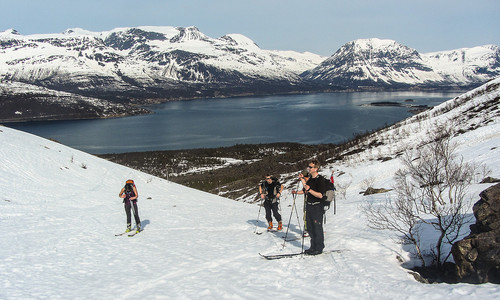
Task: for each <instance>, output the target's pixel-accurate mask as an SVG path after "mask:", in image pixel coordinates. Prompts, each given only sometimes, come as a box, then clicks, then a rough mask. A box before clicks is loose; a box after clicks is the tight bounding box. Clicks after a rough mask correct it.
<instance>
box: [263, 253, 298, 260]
mask: <svg viewBox="0 0 500 300" xmlns="http://www.w3.org/2000/svg"><path fill="white" fill-rule="evenodd" d="M302 254H304V253H303V252H300V253H287V254H271V255H264V254H262V253H259V255H260V256H262V257H263V258H265V259H267V260H273V259H280V258H285V257H294V256H298V255H302Z"/></svg>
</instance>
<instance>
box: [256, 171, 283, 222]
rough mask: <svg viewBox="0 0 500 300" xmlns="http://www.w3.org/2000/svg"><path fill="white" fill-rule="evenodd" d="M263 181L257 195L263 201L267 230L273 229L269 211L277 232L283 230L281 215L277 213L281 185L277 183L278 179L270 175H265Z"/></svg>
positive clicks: (281, 189)
mask: <svg viewBox="0 0 500 300" xmlns="http://www.w3.org/2000/svg"><path fill="white" fill-rule="evenodd" d="M265 178H266V179H265V181H263V182H262V183H261V184H260V185H259V193H260V197H261V199H264V208H265V209H266V220H267V222H268V224H269V226H268V227H267V230H271V229H273V219H272V217H271V211H272V212H273V215H274V218H275V219H276V221H278V228H277V229H278V230H281V229H283V223H282V222H281V215H280V213H279V212H278V205H279V202H278V200H279V198H280V197H281V192H282V191H283V185H282V184H281V183H280V182H279V181H278V179H276V178H273V177H271V175H266V177H265Z"/></svg>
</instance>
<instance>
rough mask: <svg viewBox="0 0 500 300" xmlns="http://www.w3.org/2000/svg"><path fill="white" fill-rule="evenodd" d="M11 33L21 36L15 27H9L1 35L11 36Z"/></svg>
mask: <svg viewBox="0 0 500 300" xmlns="http://www.w3.org/2000/svg"><path fill="white" fill-rule="evenodd" d="M11 35H16V36H19V35H20V34H19V32H18V31H17V30H15V29H13V28H10V29H7V30H5V31H3V32H0V37H8V36H11Z"/></svg>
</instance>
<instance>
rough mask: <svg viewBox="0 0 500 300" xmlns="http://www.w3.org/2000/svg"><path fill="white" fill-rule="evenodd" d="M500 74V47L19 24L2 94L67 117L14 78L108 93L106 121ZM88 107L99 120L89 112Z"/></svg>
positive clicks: (0, 55) (477, 80) (0, 43)
mask: <svg viewBox="0 0 500 300" xmlns="http://www.w3.org/2000/svg"><path fill="white" fill-rule="evenodd" d="M458 58H462V59H461V60H460V59H458ZM496 76H500V50H499V48H498V46H495V45H489V46H480V47H475V48H462V49H457V50H451V51H441V52H433V53H431V54H428V55H427V54H420V53H419V52H418V51H417V50H415V49H412V48H409V47H407V46H404V45H401V44H399V43H397V42H396V41H393V40H381V39H375V38H373V39H360V40H355V41H351V42H349V43H346V44H345V45H343V46H342V47H341V48H340V49H339V50H337V52H335V53H334V54H333V55H332V56H331V57H328V58H327V57H322V56H320V55H317V54H314V53H310V52H302V53H299V52H295V51H282V50H264V49H261V48H260V47H259V46H258V45H257V44H256V43H255V42H254V41H252V40H251V39H250V38H248V37H246V36H244V35H242V34H237V33H235V34H226V35H224V36H222V37H219V38H211V37H209V36H207V35H205V34H204V33H202V32H201V31H199V29H198V28H196V27H194V26H191V27H172V26H139V27H123V28H115V29H112V30H109V31H102V32H91V31H87V30H85V29H81V28H72V29H67V30H65V31H64V32H62V33H56V34H34V35H26V36H23V35H21V34H19V32H17V31H16V30H15V29H9V30H6V31H4V32H0V84H2V94H1V95H0V99H5V98H11V99H12V98H16V99H24V101H25V102H26V101H28V100H29V101H33V103H34V105H35V106H39V107H41V109H42V111H40V113H39V115H37V116H35V117H36V119H37V120H44V119H54V118H55V119H65V118H67V117H66V116H65V114H64V113H63V112H62V111H61V112H60V113H57V112H54V111H52V112H51V113H49V112H45V111H43V105H41V104H40V102H41V101H42V100H43V99H45V100H48V99H50V98H52V97H54V96H53V94H57V93H55V92H53V93H52V92H51V93H47V94H46V95H45V98H44V97H43V96H42V95H40V97H39V98H38V99H33V98H31V97H30V96H29V93H28V92H27V93H26V95H21V94H19V93H17V92H16V95H15V97H13V96H12V93H13V92H12V91H10V90H9V85H10V84H11V83H17V84H28V85H32V86H39V87H43V88H46V89H48V90H53V91H60V92H65V93H70V94H73V95H74V97H75V98H81V97H88V98H95V99H99V100H100V101H101V102H103V103H106V106H108V107H113V109H111V110H109V112H108V113H105V114H94V116H93V117H96V118H102V117H114V116H119V115H122V110H123V109H122V108H123V107H126V108H129V109H130V110H131V111H137V110H136V109H134V107H135V106H137V105H143V104H151V103H160V102H164V101H169V100H182V99H195V98H214V97H230V96H231V97H232V96H246V95H270V94H289V93H304V92H307V93H308V92H325V91H326V92H331V91H347V90H364V89H409V88H423V89H425V88H440V89H446V88H454V89H457V88H458V89H468V88H470V87H476V86H478V85H480V84H482V83H484V82H486V81H488V80H490V79H492V78H494V77H496ZM27 90H29V89H27ZM3 102H4V101H1V102H0V107H2V106H3V104H2V103H3ZM117 105H118V106H120V105H121V106H122V107H121V108H119V107H117ZM2 108H3V109H2V110H1V111H2V112H1V113H0V121H4V122H6V121H16V120H19V115H18V114H16V113H15V112H16V111H20V112H21V113H24V114H25V115H26V114H27V112H23V111H21V110H20V108H14V109H15V110H12V109H10V108H9V109H8V110H7V109H6V108H5V107H2ZM72 110H73V113H72V115H78V114H79V108H78V107H76V106H74V107H73V108H72ZM125 111H126V109H125ZM80 113H81V114H82V115H85V116H88V117H92V115H88V114H87V113H86V112H84V111H82V110H81V109H80ZM49 115H50V117H49Z"/></svg>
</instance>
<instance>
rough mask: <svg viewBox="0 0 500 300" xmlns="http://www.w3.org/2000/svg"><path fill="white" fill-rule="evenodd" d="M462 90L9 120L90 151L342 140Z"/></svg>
mask: <svg viewBox="0 0 500 300" xmlns="http://www.w3.org/2000/svg"><path fill="white" fill-rule="evenodd" d="M459 94H460V92H457V91H453V92H362V93H321V94H304V95H282V96H267V97H240V98H225V99H203V100H189V101H173V102H167V103H163V104H158V105H154V106H150V107H148V108H149V109H151V110H153V111H154V112H155V113H154V114H151V115H142V116H133V117H123V118H114V119H97V120H75V121H46V122H26V123H10V124H6V125H7V126H9V127H12V128H15V129H19V130H22V131H26V132H29V133H33V134H36V135H39V136H42V137H45V138H52V139H55V140H57V141H59V142H61V143H63V144H65V145H68V146H70V147H73V148H76V149H79V150H83V151H85V152H88V153H92V154H103V153H122V152H137V151H150V150H176V149H192V148H213V147H221V146H231V145H235V144H261V143H274V142H298V143H304V144H322V143H339V142H342V141H345V140H347V139H349V138H351V137H353V135H354V134H356V133H360V132H366V131H369V130H374V129H377V128H380V127H383V126H385V125H390V124H393V123H395V122H397V121H400V120H402V119H405V118H407V117H409V116H411V115H412V113H411V112H409V109H408V107H397V106H370V105H369V104H370V103H372V102H398V103H401V104H403V105H428V106H435V105H437V104H439V103H441V102H443V101H446V100H449V99H452V98H454V97H456V96H458V95H459Z"/></svg>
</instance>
